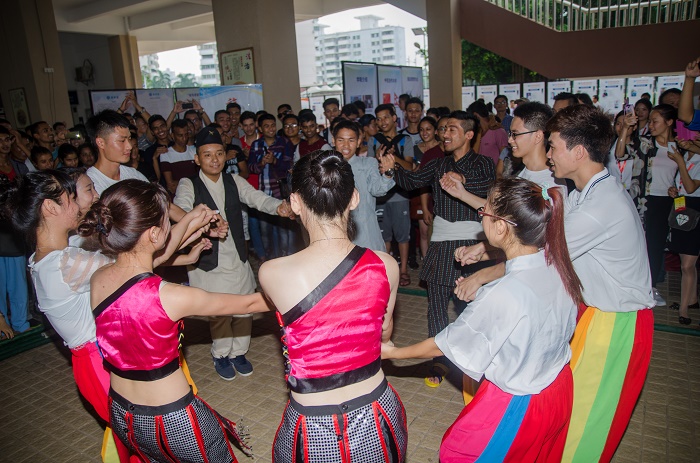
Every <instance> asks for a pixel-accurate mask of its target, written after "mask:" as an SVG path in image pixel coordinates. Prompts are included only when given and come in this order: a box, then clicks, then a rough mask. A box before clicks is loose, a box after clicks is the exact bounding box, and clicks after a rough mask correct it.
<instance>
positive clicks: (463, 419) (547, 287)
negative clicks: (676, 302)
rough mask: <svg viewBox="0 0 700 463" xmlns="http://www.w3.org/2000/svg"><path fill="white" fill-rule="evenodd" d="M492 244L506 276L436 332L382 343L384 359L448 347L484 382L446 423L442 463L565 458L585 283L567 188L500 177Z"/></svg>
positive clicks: (427, 354) (491, 213) (491, 217)
mask: <svg viewBox="0 0 700 463" xmlns="http://www.w3.org/2000/svg"><path fill="white" fill-rule="evenodd" d="M479 215H480V216H481V217H482V221H483V222H482V223H483V227H484V232H485V233H486V237H487V239H488V241H489V243H490V244H491V245H492V246H494V247H496V248H499V249H500V250H502V251H503V253H505V256H506V259H507V262H506V272H505V275H504V276H503V277H502V278H500V279H498V280H496V281H493V282H492V283H489V284H488V285H486V286H484V287H483V288H482V289H481V290H479V292H478V294H477V296H476V298H475V299H474V301H473V302H472V303H470V304H469V305H468V306H467V308H466V309H465V310H464V312H462V314H461V315H460V316H459V318H458V319H457V320H456V321H455V322H454V323H452V324H450V325H449V326H447V328H445V329H444V330H443V331H441V332H440V333H438V334H437V335H436V336H435V337H434V338H429V339H426V340H425V341H423V342H420V343H418V344H414V345H412V346H408V347H402V348H399V347H394V346H393V345H392V344H391V343H385V344H383V345H382V358H384V359H405V358H432V357H436V356H440V355H445V356H447V357H448V358H449V359H450V360H451V361H452V362H453V363H454V364H455V365H457V366H458V367H459V368H460V369H461V370H462V371H463V372H464V373H465V374H466V375H468V376H470V377H471V378H472V379H474V380H475V381H480V380H481V379H482V378H485V379H484V380H483V383H482V384H481V387H480V388H479V390H478V392H477V393H476V395H475V397H474V399H473V400H472V401H471V402H470V403H469V405H467V406H466V407H465V408H464V410H463V411H462V413H461V414H460V416H459V417H458V418H457V420H456V421H455V422H454V424H452V426H451V427H450V428H449V429H448V430H447V432H446V433H445V436H444V437H443V440H442V444H441V446H440V461H441V462H443V463H452V462H465V461H475V460H477V459H478V460H479V461H482V460H483V461H503V460H508V461H535V460H537V461H560V460H561V457H562V453H563V451H564V443H565V441H566V434H567V431H568V426H569V419H570V417H571V410H572V404H573V381H572V376H571V369H570V368H569V360H570V359H571V349H570V347H569V340H570V339H571V336H572V334H573V332H574V328H575V325H576V308H577V304H578V303H579V302H581V300H582V296H581V283H580V281H579V279H578V276H577V275H576V272H575V271H574V269H573V265H572V263H571V259H570V257H569V252H568V249H567V245H566V241H565V239H564V197H563V195H562V192H561V189H560V188H558V187H552V188H549V189H543V188H542V187H540V186H539V185H537V184H535V183H532V182H530V181H528V180H524V179H519V178H508V179H502V180H498V181H497V182H496V184H495V186H494V187H493V189H492V190H491V192H490V194H489V197H488V201H487V202H486V205H485V206H484V207H483V208H481V209H479Z"/></svg>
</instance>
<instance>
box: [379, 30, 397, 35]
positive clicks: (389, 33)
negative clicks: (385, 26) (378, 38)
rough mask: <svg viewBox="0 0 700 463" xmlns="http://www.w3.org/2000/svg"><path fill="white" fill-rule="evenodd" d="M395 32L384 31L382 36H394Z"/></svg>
mask: <svg viewBox="0 0 700 463" xmlns="http://www.w3.org/2000/svg"><path fill="white" fill-rule="evenodd" d="M393 33H394V31H383V32H382V35H392V34H393Z"/></svg>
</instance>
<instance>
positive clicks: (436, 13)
mask: <svg viewBox="0 0 700 463" xmlns="http://www.w3.org/2000/svg"><path fill="white" fill-rule="evenodd" d="M425 3H426V15H427V22H428V47H429V49H430V63H429V66H430V67H429V71H430V74H429V86H430V105H431V106H447V107H450V108H459V107H461V106H462V43H461V40H460V23H459V18H460V8H459V1H458V0H429V1H426V2H425Z"/></svg>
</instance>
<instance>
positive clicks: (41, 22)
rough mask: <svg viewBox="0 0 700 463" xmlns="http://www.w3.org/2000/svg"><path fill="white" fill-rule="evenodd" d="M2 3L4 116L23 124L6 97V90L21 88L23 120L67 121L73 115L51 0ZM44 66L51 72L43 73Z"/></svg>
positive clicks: (0, 75) (0, 54)
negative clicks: (25, 111) (25, 117)
mask: <svg viewBox="0 0 700 463" xmlns="http://www.w3.org/2000/svg"><path fill="white" fill-rule="evenodd" d="M2 5H3V11H2V15H1V16H0V28H2V35H1V36H2V38H3V46H2V47H0V59H2V62H3V66H2V69H3V71H2V72H0V95H1V96H2V102H3V105H4V107H5V112H6V114H7V116H8V119H9V120H10V122H12V124H13V125H15V126H18V127H19V128H22V129H23V128H24V126H25V125H26V124H24V122H25V121H16V120H15V117H14V115H13V111H12V104H11V101H10V96H9V90H10V89H15V88H23V89H24V92H25V95H26V99H27V106H28V109H29V115H28V116H29V118H28V121H26V122H28V123H31V122H36V121H39V120H45V121H47V122H49V123H53V122H56V121H65V122H66V123H68V124H70V123H71V122H72V120H73V118H72V115H71V110H70V106H69V104H68V88H67V86H66V77H65V71H64V68H63V60H62V57H61V49H60V46H59V40H58V32H57V31H56V21H55V18H54V13H53V6H52V3H51V0H34V1H31V2H28V1H23V0H3V2H2ZM45 68H51V69H53V71H52V72H48V73H47V72H44V69H45Z"/></svg>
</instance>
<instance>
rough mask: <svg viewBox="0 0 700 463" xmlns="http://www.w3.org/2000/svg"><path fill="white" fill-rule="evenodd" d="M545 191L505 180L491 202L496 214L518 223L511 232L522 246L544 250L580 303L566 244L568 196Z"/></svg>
mask: <svg viewBox="0 0 700 463" xmlns="http://www.w3.org/2000/svg"><path fill="white" fill-rule="evenodd" d="M542 190H543V187H542V186H540V185H537V184H536V183H533V182H531V181H529V180H525V179H522V178H518V177H508V178H503V179H500V180H497V181H496V183H495V184H494V186H493V188H492V189H491V192H490V193H489V199H488V203H489V205H490V206H491V208H492V209H493V213H494V214H495V215H498V216H500V217H503V218H506V219H508V220H512V221H513V222H515V223H516V224H518V225H517V226H515V227H511V228H510V231H511V232H512V233H513V234H514V235H515V238H516V239H517V240H518V242H519V243H520V244H523V245H525V246H534V247H537V248H538V249H544V255H545V259H546V261H547V264H548V265H552V264H553V265H554V267H555V268H556V269H557V272H558V273H559V276H560V277H561V280H562V282H563V283H564V287H565V288H566V292H567V293H569V296H571V299H573V300H574V302H575V303H576V304H578V303H580V302H583V296H582V295H581V288H582V287H581V280H579V278H578V275H576V271H575V270H574V266H573V264H572V263H571V257H570V256H569V249H568V247H567V245H566V237H565V234H564V196H563V195H562V192H561V189H560V188H559V187H558V186H553V187H551V188H548V189H547V190H546V192H543V191H542ZM545 197H548V198H549V199H545Z"/></svg>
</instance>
